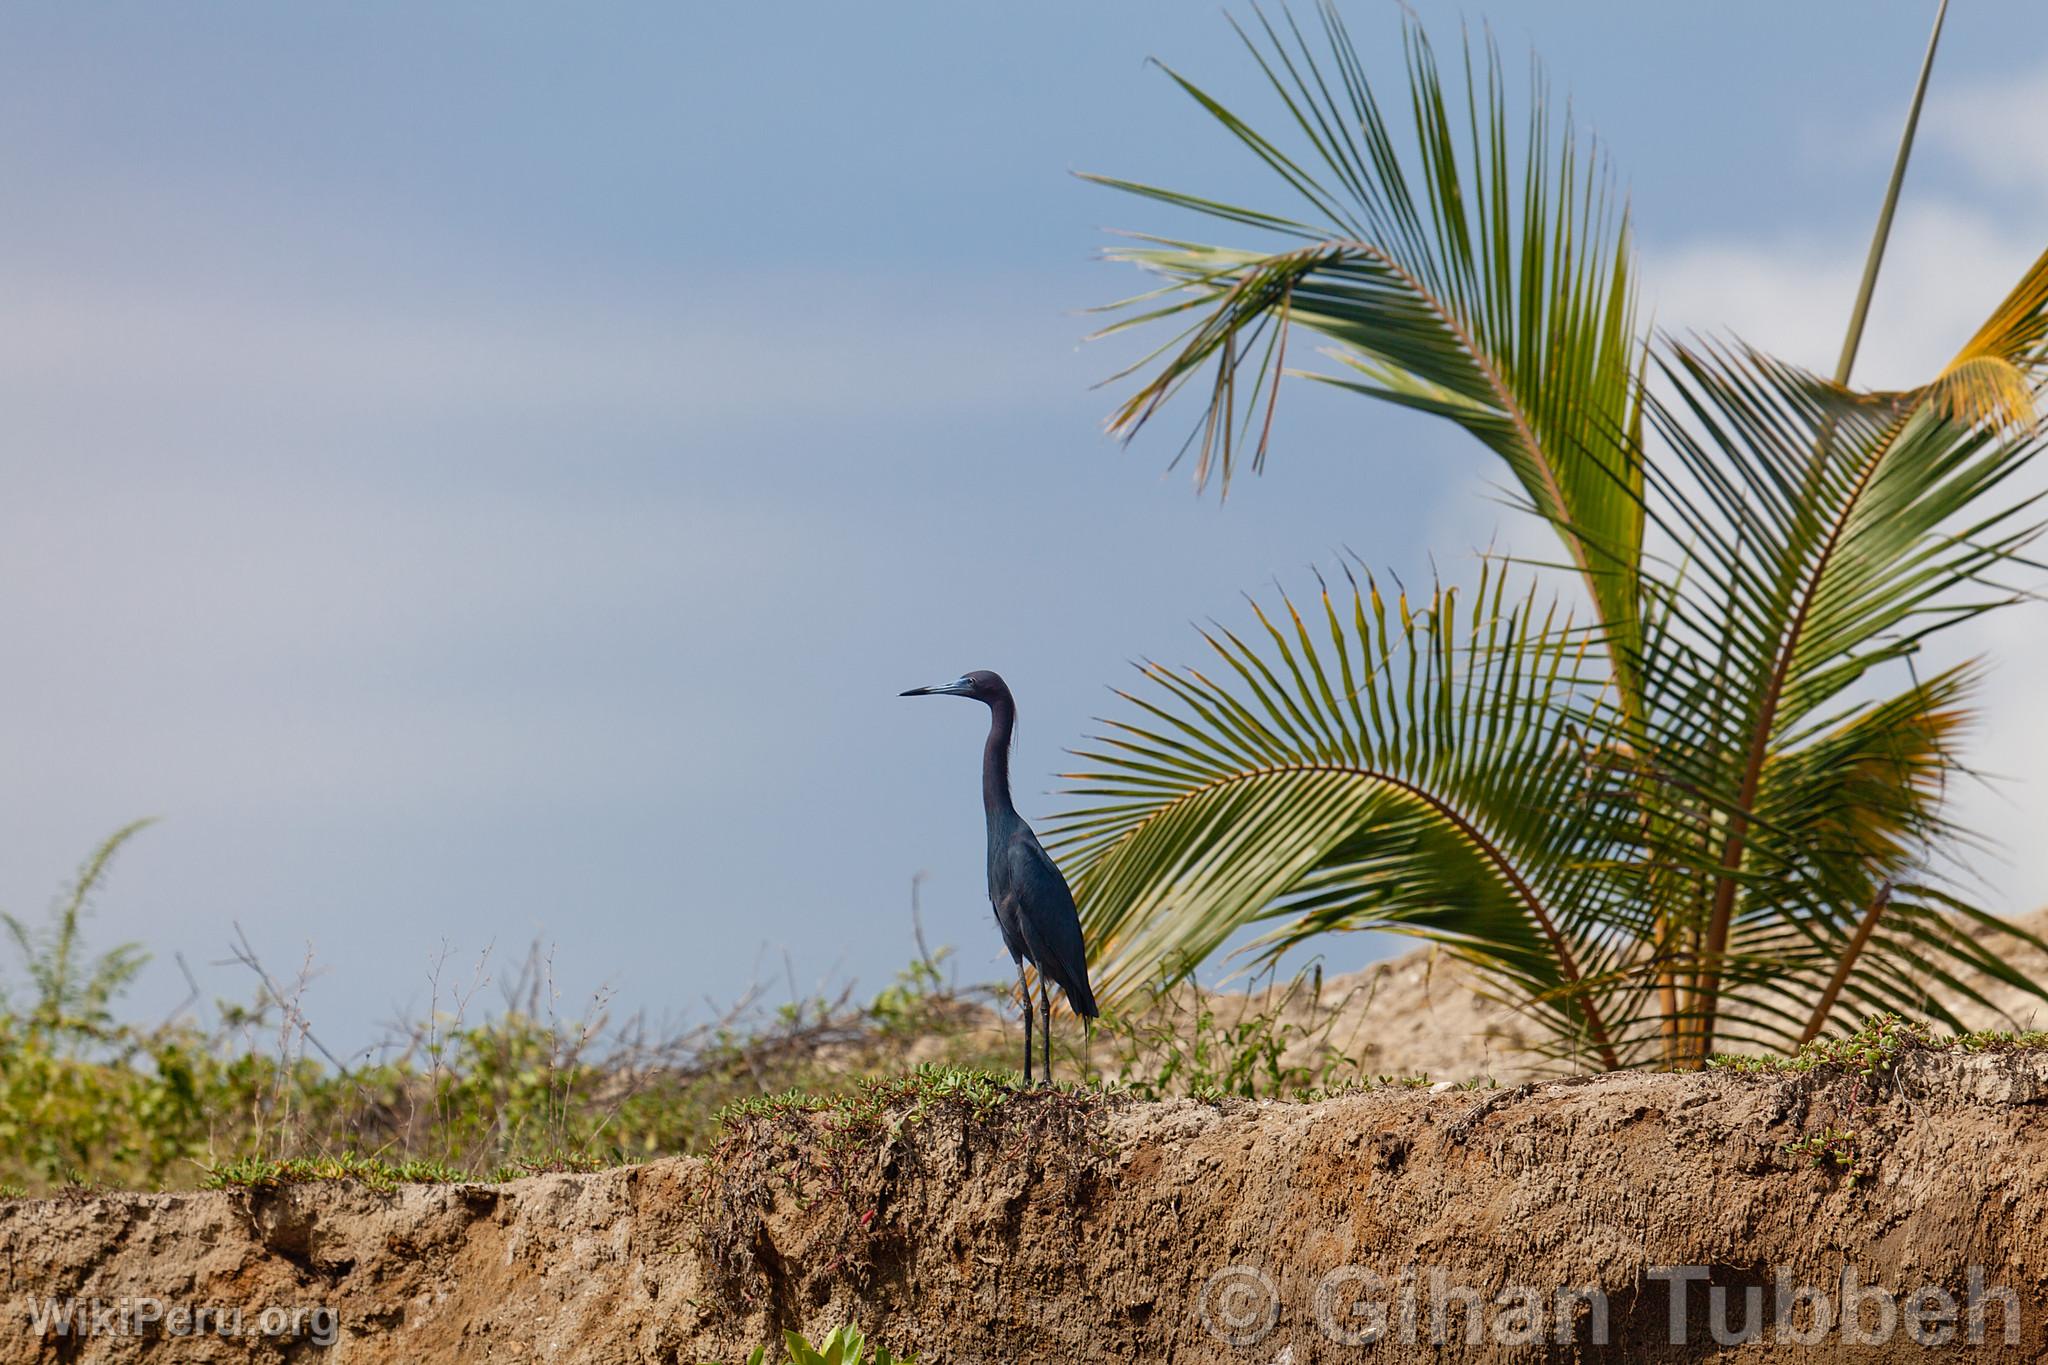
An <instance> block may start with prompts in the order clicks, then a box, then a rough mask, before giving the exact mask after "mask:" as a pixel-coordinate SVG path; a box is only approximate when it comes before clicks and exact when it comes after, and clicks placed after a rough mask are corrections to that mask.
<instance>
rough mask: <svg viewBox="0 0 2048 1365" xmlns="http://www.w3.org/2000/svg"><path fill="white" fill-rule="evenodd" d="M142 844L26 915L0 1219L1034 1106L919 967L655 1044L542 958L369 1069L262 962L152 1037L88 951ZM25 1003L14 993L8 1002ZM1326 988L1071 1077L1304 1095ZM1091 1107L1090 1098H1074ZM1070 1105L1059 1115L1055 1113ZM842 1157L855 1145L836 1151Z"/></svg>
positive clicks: (979, 999) (247, 957) (960, 1004)
mask: <svg viewBox="0 0 2048 1365" xmlns="http://www.w3.org/2000/svg"><path fill="white" fill-rule="evenodd" d="M140 828H141V826H140V825H133V826H129V827H128V828H126V829H123V830H121V831H119V832H118V833H116V834H115V835H114V836H113V837H112V838H110V839H109V840H108V841H107V842H106V843H105V844H103V845H102V846H101V847H100V848H98V849H96V850H94V852H93V854H92V856H91V857H90V858H88V859H87V861H86V864H85V866H84V868H83V869H81V872H80V875H79V878H78V881H77V883H76V885H75V886H74V887H72V888H71V889H69V890H68V891H66V892H65V893H64V895H62V896H61V897H60V898H59V900H58V903H57V905H56V906H55V907H54V908H53V910H52V913H51V916H50V919H49V922H48V923H47V924H45V925H36V926H31V925H29V924H25V923H22V922H21V921H19V920H16V919H13V918H11V917H10V918H9V919H8V920H6V924H7V926H8V929H9V941H10V943H11V945H12V947H13V948H14V952H15V958H16V961H15V964H14V968H15V969H14V970H13V971H12V972H8V971H5V970H4V969H0V1197H21V1196H23V1195H25V1194H29V1193H47V1192H50V1191H53V1190H61V1189H66V1188H80V1187H87V1186H106V1187H117V1188H185V1187H193V1186H203V1187H209V1188H228V1187H235V1188H247V1187H269V1186H274V1185H278V1184H284V1183H293V1182H302V1181H320V1180H357V1181H362V1182H364V1183H366V1184H369V1185H372V1186H376V1187H379V1188H388V1187H389V1186H391V1185H393V1184H397V1183H402V1182H410V1181H472V1180H503V1179H510V1178H515V1177H518V1176H521V1175H530V1174H537V1173H542V1172H548V1171H563V1170H590V1169H596V1168H599V1167H604V1166H611V1165H618V1164H622V1163H627V1162H633V1161H639V1160H645V1159H647V1158H650V1157H653V1156H659V1155H669V1154H673V1153H681V1152H699V1153H702V1152H709V1151H711V1150H713V1149H714V1148H715V1147H716V1146H717V1144H718V1143H719V1141H720V1140H721V1139H722V1138H723V1137H724V1136H726V1135H728V1134H729V1133H730V1132H731V1131H732V1130H733V1129H734V1128H735V1127H736V1126H744V1125H745V1124H747V1123H748V1122H750V1121H753V1120H758V1119H761V1118H764V1117H773V1116H778V1115H788V1114H795V1113H799V1112H801V1113H805V1114H809V1115H811V1116H813V1117H814V1118H815V1119H816V1120H817V1121H818V1122H820V1123H822V1124H823V1125H824V1126H825V1127H826V1129H827V1132H828V1138H830V1140H831V1141H835V1142H839V1143H841V1144H842V1145H843V1144H845V1143H852V1142H855V1141H862V1140H866V1139H868V1138H871V1137H873V1136H874V1135H876V1133H877V1132H879V1127H878V1125H881V1124H884V1123H887V1124H893V1125H896V1126H899V1127H900V1126H902V1125H904V1124H909V1123H916V1122H919V1121H921V1120H922V1118H923V1117H924V1116H925V1115H927V1114H928V1113H931V1112H936V1111H937V1110H938V1109H940V1108H945V1107H964V1108H965V1109H966V1110H967V1111H968V1112H970V1113H973V1114H986V1113H987V1112H988V1111H989V1110H990V1109H991V1108H993V1107H994V1106H996V1105H998V1104H1000V1103H1001V1102H1003V1101H1004V1100H1005V1099H1007V1098H1009V1097H1011V1096H1012V1095H1013V1094H1014V1090H1013V1086H1014V1080H1015V1077H1014V1073H1012V1072H1011V1071H1010V1070H1009V1069H1008V1068H1009V1066H1010V1064H1011V1061H1012V1058H1013V1056H1014V1051H1015V1033H1014V1031H1012V1032H1007V1033H1006V1032H1005V1029H1006V1028H1011V1029H1013V1028H1014V1025H1013V1024H1006V1022H1005V1020H1004V1018H1003V1016H1002V1015H1000V1014H999V1013H998V1012H997V1010H996V1009H995V1006H996V1005H997V1003H998V1001H999V997H998V994H997V993H996V992H994V991H990V990H986V989H980V988H976V989H967V990H960V989H956V988H954V987H952V986H950V985H949V984H948V983H947V980H946V977H945V973H944V971H943V968H942V964H943V963H944V961H945V954H944V953H943V952H941V953H939V954H937V955H933V956H926V955H923V954H920V956H919V957H918V958H917V959H916V960H915V961H913V962H912V963H911V964H910V965H909V966H908V967H907V968H906V969H905V970H904V972H903V973H902V974H901V975H899V977H898V978H897V979H896V981H894V982H893V983H892V984H890V985H889V986H888V987H886V988H884V989H883V990H882V991H881V992H879V993H878V994H877V995H876V996H875V998H874V999H873V1000H872V1001H871V1002H868V1003H866V1004H862V1003H859V1002H857V1001H855V1000H854V999H852V997H851V994H850V992H848V993H842V994H841V995H840V996H839V997H838V998H836V999H825V998H814V999H809V1000H799V1001H794V1002H789V1003H785V1004H783V1005H781V1006H779V1007H775V1008H767V1007H764V1006H762V1005H761V1004H760V1003H759V1001H758V997H757V996H751V997H749V998H748V999H745V1000H743V1001H742V1002H740V1004H739V1005H737V1006H735V1007H734V1008H733V1009H732V1010H731V1011H730V1012H729V1013H728V1015H727V1016H726V1017H725V1018H722V1019H719V1020H717V1021H714V1022H712V1023H710V1024H707V1025H705V1026H703V1027H700V1028H696V1029H693V1030H689V1031H687V1032H683V1033H680V1034H677V1035H674V1036H669V1037H662V1038H655V1037H650V1036H648V1033H647V1031H646V1030H645V1029H644V1028H643V1027H641V1026H640V1025H639V1024H638V1023H637V1022H636V1021H630V1020H629V1021H625V1022H624V1023H614V1022H613V1021H611V1020H610V1019H609V1018H608V1017H606V1015H605V1014H604V1012H603V1009H602V1002H601V1001H600V1002H597V1003H596V1004H594V1005H593V1008H592V1010H591V1012H590V1013H589V1014H588V1015H586V1016H584V1017H581V1018H575V1019H561V1018H557V1017H555V1015H554V1014H553V1012H552V1010H551V1008H550V1005H549V1002H550V1001H551V1000H552V998H553V992H552V989H551V988H550V986H549V983H548V980H547V962H546V959H545V957H544V956H542V955H540V954H538V953H535V954H532V955H530V956H529V957H528V958H527V960H526V961H525V962H524V963H523V964H521V965H519V967H518V968H517V969H516V971H515V972H514V973H513V974H512V977H511V980H510V981H509V982H508V983H507V989H506V991H505V995H506V997H507V998H508V999H509V1000H510V1001H512V1002H513V1003H512V1004H511V1005H510V1006H509V1007H507V1008H504V1009H501V1010H499V1011H497V1012H496V1013H494V1014H492V1015H490V1016H489V1017H487V1018H482V1019H470V1018H469V1017H468V1012H469V1010H470V1008H471V1005H472V1001H473V998H474V996H475V994H476V991H477V990H478V989H479V988H480V987H481V986H482V985H483V984H484V975H485V974H484V972H483V970H482V969H481V968H479V970H478V972H477V973H476V976H475V978H474V979H473V980H471V981H469V982H468V983H466V984H465V985H463V986H462V987H460V988H458V989H455V990H452V991H447V990H443V989H441V988H439V987H437V990H436V1007H435V1008H434V1010H433V1012H432V1013H431V1014H430V1015H429V1016H428V1017H427V1018H425V1019H421V1020H416V1021H414V1022H412V1023H410V1024H408V1025H405V1026H404V1027H402V1028H401V1029H399V1030H398V1033H397V1036H396V1037H395V1038H394V1039H393V1040H392V1041H391V1042H390V1043H389V1044H388V1045H387V1046H385V1047H383V1048H381V1049H379V1050H378V1051H377V1053H376V1054H375V1055H374V1056H373V1057H372V1058H371V1059H368V1060H361V1061H356V1062H354V1063H353V1064H348V1065H344V1064H343V1063H341V1062H340V1061H338V1060H336V1059H335V1058H333V1057H332V1056H329V1055H327V1053H326V1050H325V1049H323V1048H322V1047H321V1045H320V1042H319V1040H318V1037H317V1034H316V1031H315V1028H314V1026H313V1024H312V1022H311V1021H310V1020H308V1019H307V1018H306V1016H305V1012H304V1005H303V1000H302V992H303V984H304V977H303V975H302V976H301V977H299V978H298V979H296V980H294V981H284V980H281V979H280V978H279V977H278V976H277V975H276V974H274V973H272V972H271V971H270V970H268V969H267V968H266V967H264V965H263V964H262V963H261V962H259V961H257V960H256V958H255V956H254V954H253V953H252V952H250V950H249V949H248V947H247V945H246V944H243V945H241V946H240V947H238V949H237V955H238V957H239V958H240V959H241V960H242V961H243V962H244V963H245V964H246V965H247V966H248V967H249V968H250V970H251V974H252V979H253V980H254V981H255V983H256V991H255V994H254V996H253V998H252V999H249V1000H246V1001H240V1002H219V1003H217V1004H216V1005H215V1006H214V1007H213V1009H212V1011H211V1013H212V1016H213V1017H212V1020H211V1023H210V1024H202V1022H201V1021H200V1020H199V1019H198V1018H197V1017H196V1016H195V1015H194V1014H192V1013H180V1014H179V1015H178V1016H176V1017H174V1018H172V1019H170V1020H168V1021H163V1022H158V1023H153V1024H146V1023H137V1022H134V1021H131V1020H124V1019H123V1018H121V1017H120V1014H119V1012H118V1006H119V1004H120V1001H121V998H122V993H123V992H124V991H125V990H126V989H127V987H128V986H129V984H130V983H131V982H132V981H133V980H134V977H135V974H136V973H137V972H138V971H139V970H141V968H142V966H143V965H144V964H145V963H146V962H147V961H148V958H147V955H146V954H145V953H143V952H142V950H141V949H140V947H138V946H137V945H133V944H124V945H121V946H120V947H118V948H116V949H114V950H112V951H111V952H107V953H102V954H99V955H97V956H95V955H93V954H91V953H89V952H88V951H87V945H88V939H89V935H88V933H87V928H88V921H89V913H90V904H91V898H92V894H93V893H94V891H95V890H96V889H98V888H99V887H100V885H101V884H102V882H103V881H104V879H105V877H106V876H107V874H108V872H109V870H110V869H111V867H112V865H113V862H114V859H115V855H116V854H117V853H118V852H119V850H120V849H121V847H122V846H123V845H124V844H125V843H126V842H127V841H128V840H129V839H130V838H132V837H133V836H134V834H135V833H136V831H137V830H138V829H140ZM10 984H11V985H13V986H14V989H12V990H5V989H4V988H5V987H6V986H7V985H10ZM1313 994H1314V990H1313V988H1312V987H1311V985H1310V984H1309V983H1308V982H1306V981H1300V982H1295V983H1293V984H1291V985H1288V986H1285V987H1278V986H1269V987H1268V988H1267V989H1266V990H1265V991H1264V992H1254V993H1252V994H1249V995H1231V996H1227V997H1212V996H1208V995H1205V994H1203V993H1201V992H1199V991H1196V990H1194V989H1193V988H1192V987H1190V986H1179V987H1175V988H1174V989H1172V990H1169V991H1166V992H1163V993H1162V994H1161V995H1160V996H1159V997H1158V999H1157V1000H1156V1001H1155V1002H1154V1003H1153V1005H1152V1006H1151V1008H1149V1009H1141V1010H1134V1011H1130V1012H1127V1013H1126V1014H1124V1015H1122V1016H1120V1017H1119V1018H1117V1019H1116V1020H1113V1021H1110V1022H1109V1023H1108V1025H1107V1026H1106V1027H1103V1028H1101V1029H1098V1030H1097V1031H1096V1033H1095V1035H1094V1037H1093V1039H1092V1040H1091V1041H1089V1042H1087V1043H1085V1044H1082V1040H1081V1039H1080V1038H1079V1037H1078V1036H1077V1035H1076V1034H1075V1033H1074V1031H1073V1030H1071V1029H1069V1030H1065V1031H1063V1037H1062V1043H1063V1044H1069V1043H1071V1044H1080V1046H1079V1048H1078V1050H1077V1051H1069V1053H1068V1056H1067V1057H1066V1058H1065V1059H1064V1061H1063V1062H1062V1066H1063V1067H1065V1068H1068V1069H1069V1074H1076V1075H1083V1076H1086V1077H1088V1078H1090V1080H1091V1082H1092V1083H1094V1084H1097V1085H1106V1086H1108V1087H1109V1088H1111V1089H1113V1090H1118V1091H1122V1092H1127V1093H1129V1094H1132V1095H1135V1096H1138V1097H1143V1098H1157V1097H1162V1096H1166V1095H1173V1094H1200V1095H1210V1096H1220V1095H1238V1096H1247V1097H1256V1096H1268V1097H1306V1096H1309V1095H1313V1094H1317V1093H1321V1092H1322V1091H1324V1090H1328V1089H1334V1088H1339V1087H1341V1086H1343V1085H1345V1084H1347V1083H1351V1082H1352V1081H1354V1080H1358V1079H1362V1078H1357V1077H1354V1075H1353V1071H1354V1069H1355V1068H1353V1067H1352V1066H1351V1065H1350V1064H1349V1063H1347V1062H1345V1061H1344V1060H1343V1058H1344V1057H1345V1056H1346V1055H1347V1054H1348V1053H1349V1051H1350V1050H1351V1044H1352V1043H1353V1041H1354V1040H1351V1039H1348V1038H1341V1037H1333V1036H1332V1031H1333V1029H1334V1028H1335V1016H1334V1015H1333V1014H1331V1013H1330V1012H1329V1011H1320V1012H1318V1011H1317V1010H1316V1009H1315V1007H1314V1006H1313V1005H1312V1004H1311V1003H1310V998H1311V997H1312V996H1313ZM1062 1093H1065V1094H1068V1095H1070V1096H1071V1093H1072V1092H1071V1091H1068V1092H1062ZM1060 1102H1064V1101H1060ZM832 1135H837V1136H836V1137H833V1136H832Z"/></svg>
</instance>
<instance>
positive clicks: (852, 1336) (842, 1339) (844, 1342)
mask: <svg viewBox="0 0 2048 1365" xmlns="http://www.w3.org/2000/svg"><path fill="white" fill-rule="evenodd" d="M782 1345H783V1349H784V1350H786V1351H788V1352H789V1355H788V1358H787V1361H786V1365H915V1358H914V1357H912V1356H896V1355H891V1354H889V1351H888V1348H886V1347H882V1346H876V1347H874V1348H872V1349H873V1353H872V1354H864V1353H865V1352H867V1351H868V1350H869V1347H868V1345H867V1339H866V1338H865V1337H863V1336H862V1335H861V1333H860V1329H859V1328H858V1327H855V1326H853V1325H852V1324H851V1323H849V1324H847V1325H846V1326H844V1327H841V1328H838V1329H836V1330H835V1331H834V1332H833V1333H832V1335H831V1336H829V1337H826V1338H825V1341H824V1344H823V1345H820V1346H813V1345H811V1343H810V1342H808V1341H806V1340H804V1338H803V1336H802V1335H801V1334H799V1333H796V1332H784V1333H783V1334H782ZM767 1359H768V1348H767V1347H766V1346H756V1347H755V1348H754V1349H753V1352H752V1353H751V1354H749V1355H748V1356H747V1365H764V1362H766V1361H767Z"/></svg>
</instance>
